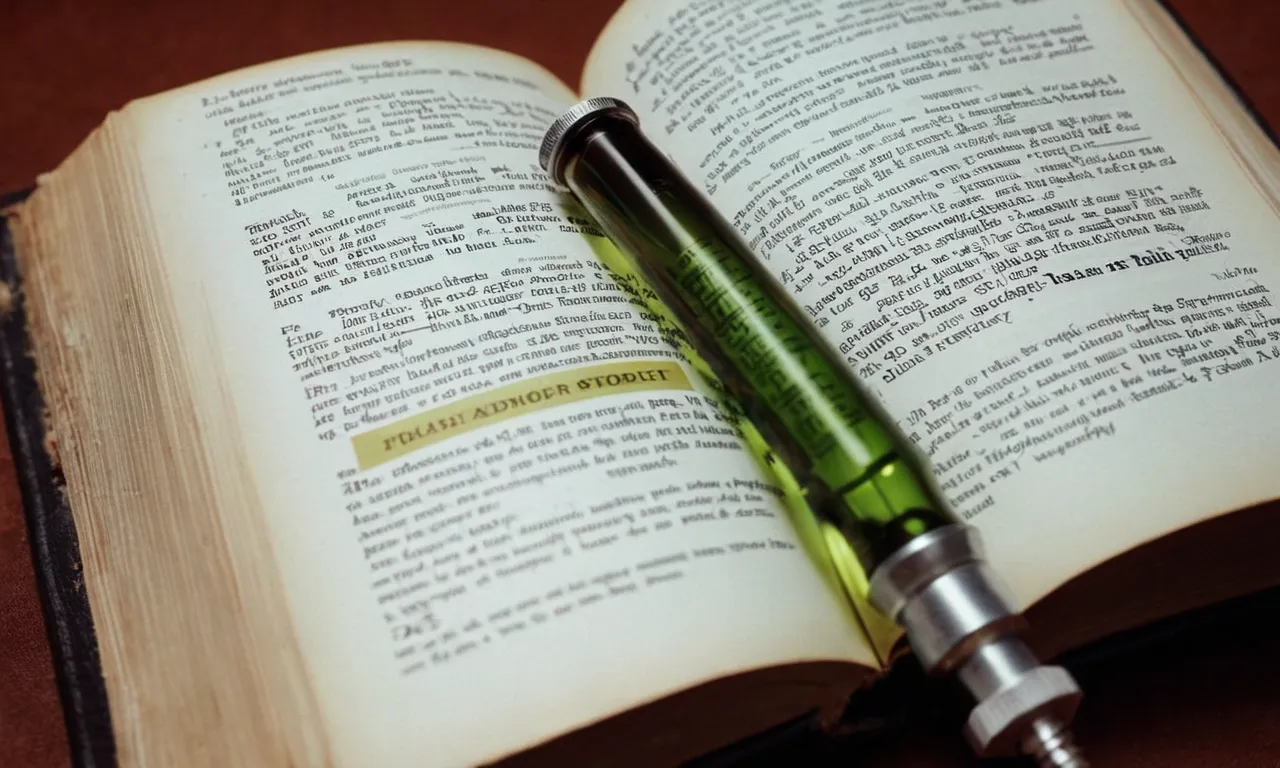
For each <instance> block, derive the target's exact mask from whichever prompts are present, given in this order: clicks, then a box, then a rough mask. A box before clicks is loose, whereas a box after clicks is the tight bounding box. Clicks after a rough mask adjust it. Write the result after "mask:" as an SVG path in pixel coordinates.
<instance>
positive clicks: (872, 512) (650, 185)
mask: <svg viewBox="0 0 1280 768" xmlns="http://www.w3.org/2000/svg"><path fill="white" fill-rule="evenodd" d="M539 161H540V163H541V165H542V167H543V169H545V170H546V171H547V172H548V173H549V174H550V175H551V176H552V177H553V178H554V179H555V180H556V181H557V182H559V183H561V184H564V185H566V186H568V187H569V189H570V190H572V192H573V193H574V195H575V196H576V197H577V199H578V200H579V202H581V204H582V205H583V206H584V207H585V208H586V210H587V211H588V213H590V214H591V215H592V216H593V217H594V219H595V220H596V222H597V223H598V224H599V225H600V227H601V229H602V230H603V231H604V232H605V234H607V235H608V236H609V238H610V239H611V240H612V241H613V242H614V243H615V244H616V245H617V246H618V248H619V249H620V250H621V251H622V252H623V253H624V254H625V255H626V256H627V257H629V259H630V261H631V263H632V264H633V265H634V267H635V269H636V271H637V272H638V273H639V274H640V275H642V276H643V278H644V279H645V281H646V282H647V283H648V284H649V286H650V288H651V289H652V290H653V292H654V293H655V294H656V295H658V296H659V297H660V298H661V300H662V302H663V303H664V304H665V305H666V307H667V308H668V309H669V310H670V311H671V313H672V314H674V315H675V317H676V319H677V321H678V322H679V324H680V326H681V328H682V330H683V332H684V334H685V335H686V336H688V337H689V339H690V341H691V344H692V346H693V347H694V349H695V350H696V351H697V353H698V355H699V356H700V357H701V358H702V359H703V361H704V362H705V363H706V364H707V365H708V367H709V368H710V369H711V370H712V372H713V373H714V375H715V377H716V378H717V379H718V382H719V384H720V385H721V386H723V388H724V389H725V390H726V391H727V392H728V394H729V395H730V396H732V397H733V398H734V400H736V402H737V404H738V407H740V408H741V409H742V410H743V412H744V415H745V417H746V418H748V419H749V420H750V421H751V423H752V424H753V425H754V426H755V427H756V428H757V429H758V430H759V431H760V432H761V433H762V434H764V435H765V436H766V438H767V439H768V440H769V443H770V446H771V448H772V449H773V452H774V454H775V455H776V456H777V457H778V458H779V459H780V460H782V461H784V462H786V463H787V469H788V470H789V471H790V472H791V474H792V475H793V476H795V477H796V478H797V479H799V481H800V482H801V483H803V485H804V491H805V497H806V499H807V504H808V506H809V508H810V509H811V510H812V512H813V514H814V515H815V516H817V517H818V518H819V519H820V520H822V521H824V522H825V523H826V525H827V527H828V528H829V529H830V528H834V529H835V530H838V531H839V534H840V538H841V540H842V542H841V544H842V546H839V547H833V548H832V551H831V553H830V554H831V556H832V557H833V558H836V559H839V558H845V559H846V560H847V559H850V558H852V559H856V561H857V562H845V563H841V564H840V565H841V566H843V567H842V568H837V570H840V571H841V572H845V573H847V572H850V569H856V570H857V571H859V572H860V573H861V574H864V575H865V578H860V579H854V580H846V583H845V586H846V588H847V589H850V590H862V591H865V594H858V595H856V597H857V598H861V599H863V601H866V602H869V603H870V604H871V605H872V606H874V607H875V609H876V610H879V611H880V612H882V613H883V614H884V615H885V616H887V617H889V618H890V619H892V620H893V621H895V622H897V623H898V624H899V625H900V626H901V627H902V628H903V629H904V630H905V631H906V635H907V639H908V641H909V642H910V644H911V647H912V650H913V651H914V652H915V654H916V656H917V657H918V658H919V660H920V662H921V664H922V665H923V666H924V667H925V669H927V670H930V671H933V672H937V673H947V672H954V673H955V674H956V675H957V676H958V677H959V679H960V680H961V682H962V683H963V684H964V686H965V687H966V688H967V689H968V690H969V691H970V692H971V693H972V694H973V696H974V698H975V700H976V702H977V703H976V706H975V707H974V709H973V711H972V712H971V713H970V716H969V720H968V723H967V724H966V735H967V736H968V738H969V740H970V743H971V744H972V746H973V747H974V749H975V751H976V752H977V753H978V754H979V755H982V756H997V755H1014V754H1018V753H1023V754H1027V755H1031V756H1034V757H1035V758H1036V759H1037V760H1038V761H1039V763H1040V765H1042V766H1057V768H1067V767H1068V766H1071V767H1072V768H1080V767H1081V766H1084V765H1085V763H1084V761H1083V759H1082V758H1081V757H1080V755H1079V753H1078V750H1077V749H1076V748H1075V746H1074V745H1073V743H1072V740H1071V736H1070V732H1069V731H1068V730H1067V725H1068V724H1069V723H1070V721H1071V719H1072V717H1073V716H1074V714H1075V710H1076V707H1077V706H1078V704H1079V701H1080V697H1081V694H1080V690H1079V688H1078V687H1077V685H1076V683H1075V681H1074V680H1073V679H1072V677H1071V675H1070V674H1069V673H1068V672H1067V671H1066V670H1065V669H1062V668H1061V667H1056V666H1043V665H1041V664H1040V663H1039V662H1038V661H1037V660H1036V658H1035V657H1034V655H1033V654H1032V653H1031V651H1030V650H1029V649H1028V648H1027V646H1026V645H1025V643H1024V642H1023V641H1022V640H1021V639H1020V637H1019V633H1020V631H1021V630H1022V628H1023V626H1024V622H1023V620H1022V617H1021V615H1020V614H1019V612H1018V611H1017V610H1016V609H1015V608H1014V603H1013V601H1012V599H1010V598H1009V597H1008V596H1007V593H1006V591H1005V589H1004V588H1003V586H1002V585H1001V584H1000V582H999V581H998V579H997V578H996V576H995V574H994V573H992V571H991V569H990V568H989V566H988V565H987V564H986V562H985V560H984V556H983V551H982V547H981V543H980V541H979V538H978V535H977V531H976V530H975V529H974V528H972V527H971V526H968V525H965V524H964V523H962V522H961V520H960V518H959V517H958V516H957V515H956V514H955V512H954V511H953V510H952V509H951V507H950V505H949V504H948V503H947V501H946V499H945V497H944V496H943V495H942V493H941V492H940V491H939V490H938V488H937V484H936V482H935V481H934V480H933V478H932V474H931V473H930V471H929V470H928V467H927V464H926V463H925V462H924V461H923V460H922V459H921V457H920V456H919V455H918V454H917V452H916V451H915V450H914V448H913V447H912V446H911V445H910V443H909V441H907V439H906V438H905V437H904V436H903V435H902V434H901V432H900V431H899V430H898V428H897V426H896V424H895V422H894V421H893V420H891V419H890V418H888V417H887V416H886V415H885V414H884V413H883V412H882V411H881V410H880V408H879V406H878V404H877V403H876V401H875V399H874V398H872V397H870V396H868V395H867V394H866V393H865V391H864V390H863V389H862V388H861V386H860V385H859V384H858V383H857V382H856V381H855V380H854V378H853V376H852V374H851V373H850V371H849V368H848V366H847V364H846V363H845V362H844V360H843V359H841V358H840V357H839V356H837V355H836V353H835V352H834V351H833V350H832V349H831V348H830V346H829V345H828V344H827V343H826V342H825V341H824V340H823V339H822V338H821V336H820V335H819V333H818V331H817V330H816V329H815V328H814V327H813V325H812V324H811V322H810V321H809V319H808V318H807V317H805V316H804V315H803V313H802V312H801V311H800V310H799V308H798V307H797V306H796V304H795V302H794V300H793V299H792V298H791V297H790V296H789V295H788V294H787V293H786V291H785V290H784V289H783V288H782V287H781V286H780V285H779V284H778V283H777V282H776V280H774V279H773V277H772V276H771V275H770V274H769V273H768V272H766V271H765V270H764V268H763V267H762V266H761V263H760V262H759V260H758V259H757V257H756V256H755V255H754V254H753V253H752V252H751V249H750V248H749V247H748V246H747V244H746V243H745V242H744V241H743V239H742V237H741V235H739V233H737V232H736V231H735V230H734V229H733V227H732V226H731V225H730V224H729V223H728V222H727V221H726V220H725V219H724V218H723V216H721V215H720V214H719V213H718V212H717V211H716V210H715V208H714V207H713V206H712V205H711V204H710V202H709V201H708V200H707V199H706V197H705V196H703V194H702V193H701V192H700V191H699V190H698V189H697V188H696V187H695V186H694V185H693V184H692V183H691V182H690V181H689V180H688V179H687V178H686V177H685V176H684V175H683V174H682V173H681V172H680V171H679V170H678V169H677V168H676V167H675V165H674V164H673V163H672V162H671V161H670V160H669V159H668V158H667V157H666V156H665V155H664V154H663V153H662V152H660V151H659V150H658V149H657V148H656V147H655V146H654V145H653V144H652V143H651V142H650V141H649V139H648V138H647V137H646V136H645V135H644V134H643V133H642V131H641V130H640V122H639V118H638V117H637V116H636V114H635V113H634V112H633V111H632V110H631V109H630V108H629V107H628V106H627V105H626V104H625V103H623V102H621V101H618V100H616V99H609V98H596V99H588V100H586V101H583V102H581V103H579V104H577V105H575V106H574V107H573V108H572V109H570V110H569V111H568V112H566V113H565V114H564V115H562V116H561V117H560V118H559V119H558V120H556V121H555V123H553V124H552V126H551V127H550V129H549V130H548V131H547V134H546V136H545V137H544V139H543V142H542V147H541V150H540V153H539ZM837 550H838V551H837ZM854 602H855V603H857V602H859V600H855V601H854Z"/></svg>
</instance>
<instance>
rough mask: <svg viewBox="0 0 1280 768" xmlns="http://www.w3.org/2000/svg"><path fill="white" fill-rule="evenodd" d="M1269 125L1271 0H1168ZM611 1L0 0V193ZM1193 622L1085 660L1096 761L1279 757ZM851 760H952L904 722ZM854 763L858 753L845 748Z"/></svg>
mask: <svg viewBox="0 0 1280 768" xmlns="http://www.w3.org/2000/svg"><path fill="white" fill-rule="evenodd" d="M1170 4H1171V5H1172V6H1173V7H1174V8H1175V9H1176V10H1177V11H1178V13H1179V14H1181V15H1182V16H1183V17H1184V18H1185V20H1186V21H1187V23H1188V25H1189V26H1190V27H1191V28H1192V30H1193V31H1194V33H1195V34H1196V36H1197V37H1198V38H1199V39H1200V41H1201V42H1202V43H1203V45H1204V46H1205V47H1206V48H1207V49H1208V50H1209V51H1210V52H1211V54H1212V55H1213V56H1214V57H1215V58H1217V59H1218V60H1219V62H1220V63H1221V64H1222V66H1223V67H1224V68H1225V70H1226V71H1227V72H1228V73H1229V75H1230V76H1231V77H1232V78H1234V79H1235V80H1236V81H1237V82H1238V83H1239V85H1240V86H1241V87H1242V89H1243V90H1244V92H1245V93H1246V94H1247V95H1248V97H1249V98H1250V99H1251V100H1252V101H1253V102H1255V104H1256V106H1257V107H1258V109H1259V111H1260V112H1261V113H1262V114H1263V116H1264V117H1265V118H1267V119H1268V121H1270V122H1271V123H1272V124H1275V125H1280V70H1278V68H1277V64H1276V58H1275V54H1276V52H1277V51H1280V2H1278V1H1277V0H1170ZM617 5H618V2H617V0H577V1H576V2H575V1H574V0H540V1H538V2H533V1H532V0H531V1H528V2H521V1H519V0H450V1H448V2H445V1H444V0H365V1H364V2H352V1H351V0H346V1H345V2H337V1H335V0H290V1H288V2H282V1H279V0H276V1H271V0H225V1H224V2H218V3H214V2H184V1H183V0H177V1H176V2H175V1H174V0H132V1H130V0H112V1H108V0H96V1H93V0H84V1H83V2H68V1H66V0H0V192H4V191H10V190H14V189H17V188H20V187H24V186H27V185H29V184H31V183H32V181H33V180H34V178H35V176H36V175H37V174H38V173H40V172H42V171H45V170H48V169H50V168H52V167H54V166H55V165H57V163H58V162H59V161H60V160H61V159H62V158H63V157H64V156H65V155H67V154H68V153H69V152H70V151H71V150H72V149H74V148H75V145H76V144H77V143H78V142H79V141H80V140H81V139H83V138H84V137H85V135H87V133H88V132H89V131H90V130H92V129H93V127H94V126H95V125H97V124H98V123H100V122H101V121H102V119H103V117H104V116H105V114H106V113H107V112H108V111H110V110H112V109H115V108H117V107H119V106H121V105H123V104H124V103H125V102H127V101H128V100H130V99H132V98H136V97H139V96H143V95H146V94H149V93H153V92H156V91H160V90H164V89H167V88H171V87H175V86H178V85H181V84H183V83H187V82H190V81H192V80H196V79H199V78H202V77H207V76H210V75H214V74H217V73H220V72H224V71H226V70H229V69H234V68H237V67H242V66H248V65H252V64H256V63H260V62H263V61H267V60H270V59H275V58H280V57H283V56H287V55H290V54H296V53H302V52H306V51H310V50H316V49H320V48H328V47H333V46H339V45H348V44H354V43H362V42H372V41H380V40H389V39H454V40H464V41H470V42H475V43H480V44H484V45H490V46H493V47H497V48H503V49H506V50H509V51H513V52H515V53H519V54H522V55H524V56H527V57H529V58H531V59H534V60H535V61H537V62H539V63H541V64H543V65H544V66H546V67H547V68H549V69H550V70H552V71H553V72H555V73H556V74H558V75H559V76H560V77H561V78H563V79H564V80H565V81H566V82H568V83H569V84H570V85H576V82H577V77H578V72H579V69H580V67H581V64H582V61H583V59H584V58H585V56H586V53H587V50H588V48H589V47H590V45H591V42H592V40H593V39H594V38H595V35H596V34H597V32H598V31H599V30H600V28H601V27H602V26H603V24H604V22H605V21H606V20H607V19H608V17H609V15H610V14H611V13H612V11H613V9H614V8H615V7H616V6H617ZM12 466H13V465H12V459H11V458H10V456H9V454H8V448H7V445H0V766H45V765H65V764H67V762H68V757H67V750H66V746H65V732H64V730H63V725H62V721H61V711H60V709H59V707H58V702H57V694H56V690H55V688H54V680H53V672H52V666H51V662H50V657H49V649H48V645H47V641H46V639H45V634H44V626H43V623H42V620H41V617H40V613H39V604H38V601H37V595H36V591H35V581H34V577H33V575H32V569H31V560H30V550H29V548H28V542H27V539H26V534H25V527H24V524H23V521H22V515H21V507H20V499H19V496H18V492H17V488H16V485H15V481H14V475H13V468H12ZM1247 627H1248V624H1247V623H1245V624H1242V625H1239V626H1236V627H1234V629H1232V628H1224V629H1223V630H1222V631H1215V630H1207V631H1205V630H1202V631H1195V632H1191V633H1184V634H1183V635H1181V636H1179V637H1176V638H1173V639H1171V640H1168V641H1165V642H1162V643H1158V644H1156V645H1152V646H1147V647H1145V648H1144V649H1142V650H1140V651H1135V652H1133V653H1129V654H1125V655H1121V656H1118V657H1115V658H1112V659H1110V660H1108V661H1106V662H1103V663H1101V664H1099V665H1095V666H1093V667H1091V668H1089V669H1088V671H1087V672H1086V673H1085V674H1084V676H1083V678H1084V682H1085V685H1086V690H1087V691H1088V698H1087V700H1086V701H1087V704H1086V708H1085V710H1084V712H1083V713H1082V715H1081V718H1080V720H1079V722H1078V733H1079V736H1080V740H1081V742H1082V743H1083V745H1084V747H1085V748H1086V751H1087V752H1088V753H1090V755H1091V757H1092V759H1093V762H1094V764H1095V765H1096V766H1128V767H1138V766H1173V767H1180V766H1205V767H1206V768H1208V767H1212V768H1227V767H1232V768H1261V767H1263V766H1266V767H1268V768H1271V767H1274V766H1280V659H1278V658H1277V651H1280V643H1276V642H1273V641H1272V640H1271V639H1270V638H1267V637H1262V636H1256V635H1248V634H1246V633H1243V632H1241V631H1240V629H1241V628H1246V629H1247ZM858 757H859V758H862V757H865V759H866V763H865V764H867V765H874V766H889V765H909V766H922V767H923V766H939V767H940V768H941V767H944V766H947V767H950V766H961V765H967V764H969V760H968V758H967V756H966V752H965V751H964V748H963V745H962V744H960V743H959V741H958V734H956V733H952V732H947V733H936V732H933V731H929V730H924V729H921V730H920V731H919V732H911V733H906V734H900V735H897V736H894V737H893V738H891V739H886V740H884V741H882V742H880V743H876V744H874V745H872V746H870V747H868V748H867V749H866V750H865V751H861V752H860V754H859V755H858ZM852 762H853V763H855V764H856V763H861V762H862V760H861V759H858V758H855V759H854V760H853V761H852Z"/></svg>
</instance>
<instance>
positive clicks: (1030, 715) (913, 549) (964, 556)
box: [869, 525, 1082, 765]
mask: <svg viewBox="0 0 1280 768" xmlns="http://www.w3.org/2000/svg"><path fill="white" fill-rule="evenodd" d="M870 586H871V589H870V595H869V596H870V599H871V603H872V605H874V606H875V607H876V608H877V609H878V610H880V611H882V612H884V613H885V615H887V616H889V617H890V618H892V619H894V620H895V621H896V622H897V623H898V624H899V625H901V626H902V627H903V628H904V629H905V630H906V632H907V639H908V640H909V641H910V643H911V648H912V650H913V651H914V652H915V654H916V657H917V658H918V659H919V660H920V663H921V665H922V666H923V667H924V668H925V669H926V670H928V671H929V672H933V673H938V672H948V671H955V672H956V673H957V676H958V677H959V678H960V681H961V682H962V683H963V684H964V685H965V687H966V688H967V689H968V690H969V692H970V693H971V694H973V697H974V700H975V701H976V706H975V707H974V709H973V711H972V712H971V713H970V715H969V720H968V723H967V724H966V726H965V732H966V736H967V737H968V739H969V741H970V743H971V745H972V746H973V748H974V751H975V752H977V753H978V754H979V755H981V756H984V757H994V756H999V755H1014V754H1018V753H1020V752H1023V751H1025V750H1026V749H1027V748H1028V744H1030V745H1032V746H1033V747H1034V746H1035V745H1037V744H1040V742H1039V741H1037V740H1036V739H1035V738H1034V736H1035V729H1034V728H1033V727H1032V726H1033V725H1034V724H1036V723H1038V722H1049V721H1050V720H1052V721H1053V722H1057V723H1069V722H1071V719H1072V717H1073V716H1074V715H1075V711H1076V708H1077V707H1078V706H1079V704H1080V700H1081V697H1082V695H1081V692H1080V688H1079V686H1077V685H1076V682H1075V680H1074V679H1072V677H1071V674H1070V673H1069V672H1067V671H1066V670H1065V669H1063V668H1061V667H1054V666H1043V665H1041V664H1040V663H1039V662H1038V661H1037V660H1036V658H1035V656H1033V655H1032V653H1031V652H1030V650H1028V649H1027V647H1026V645H1025V644H1024V643H1023V642H1022V640H1021V639H1020V638H1019V637H1018V632H1020V631H1021V629H1022V628H1023V626H1024V621H1023V620H1022V617H1021V615H1020V614H1019V613H1018V611H1017V609H1016V608H1015V607H1014V601H1013V598H1012V597H1011V596H1010V595H1009V594H1008V593H1007V591H1006V590H1005V589H1004V587H1003V585H1002V584H1001V583H1000V581H999V579H997V578H996V576H995V574H994V573H993V572H992V571H991V569H990V568H989V567H988V566H987V564H986V562H985V558H984V556H983V549H982V543H981V540H980V539H979V537H978V533H977V530H976V529H974V528H973V527H971V526H965V525H950V526H946V527H943V528H939V529H937V530H934V531H930V532H929V533H926V534H923V535H921V536H918V537H916V538H915V539H913V540H911V541H910V542H908V543H907V544H906V545H905V546H904V547H903V548H902V549H900V550H898V551H897V552H895V553H894V554H893V556H891V557H890V558H889V559H888V560H886V561H885V562H884V563H883V564H882V565H881V566H880V567H879V568H877V569H876V571H875V573H873V574H872V576H871V585H870ZM1042 730H1043V729H1042ZM1062 734H1065V731H1062V730H1061V729H1060V733H1059V736H1058V737H1055V738H1066V736H1064V735H1062ZM1028 739H1030V741H1028ZM1080 764H1082V763H1077V765H1080Z"/></svg>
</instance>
